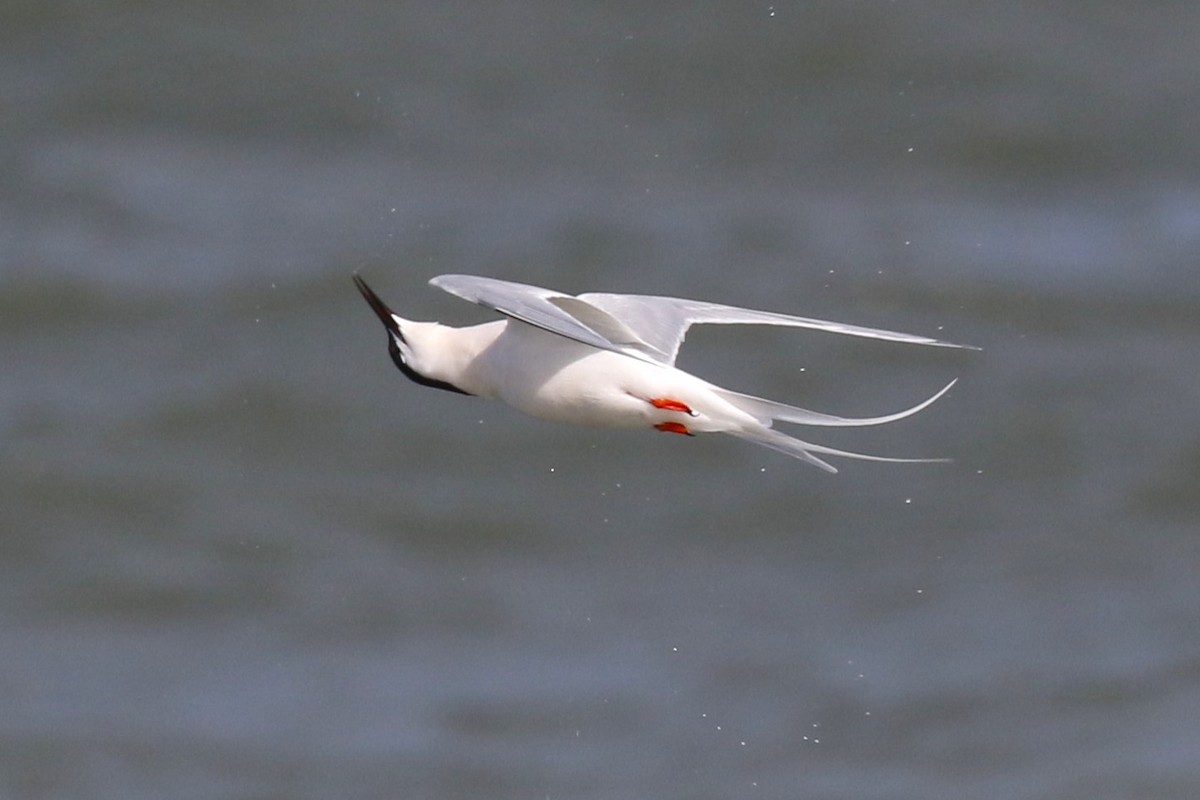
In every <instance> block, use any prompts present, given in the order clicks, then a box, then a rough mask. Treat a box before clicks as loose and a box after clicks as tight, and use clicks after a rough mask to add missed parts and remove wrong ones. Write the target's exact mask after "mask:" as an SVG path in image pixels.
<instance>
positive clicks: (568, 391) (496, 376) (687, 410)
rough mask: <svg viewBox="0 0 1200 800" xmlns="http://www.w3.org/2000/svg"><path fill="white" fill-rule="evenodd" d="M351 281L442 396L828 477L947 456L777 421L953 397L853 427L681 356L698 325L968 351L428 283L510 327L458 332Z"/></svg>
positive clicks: (706, 310) (744, 316)
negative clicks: (700, 437) (889, 452)
mask: <svg viewBox="0 0 1200 800" xmlns="http://www.w3.org/2000/svg"><path fill="white" fill-rule="evenodd" d="M354 283H355V285H357V286H358V290H359V291H360V292H361V293H362V296H363V297H364V298H365V299H366V301H367V303H368V304H369V305H370V306H371V309H372V310H373V311H374V312H375V314H376V316H378V317H379V319H380V321H381V322H382V323H383V327H384V328H386V329H387V337H388V352H389V353H390V354H391V357H392V361H394V362H395V364H396V366H397V367H399V368H400V371H401V372H402V373H404V375H405V376H407V377H408V378H410V379H411V380H413V381H415V382H416V383H419V384H421V385H422V386H429V387H432V388H435V389H444V390H447V391H450V392H457V393H460V394H465V395H474V396H477V397H488V398H495V399H498V400H502V401H503V402H505V403H507V404H508V405H510V406H512V407H513V408H515V409H517V410H519V411H522V412H524V413H526V414H528V415H529V416H532V417H536V418H539V419H544V420H552V421H558V422H568V423H575V424H580V425H593V426H606V427H614V428H644V429H648V430H658V431H664V432H666V433H675V434H684V435H688V436H693V435H695V434H701V433H726V434H729V435H731V436H736V437H738V438H739V439H745V440H747V441H750V442H754V443H756V444H760V445H764V446H766V447H769V448H771V449H773V450H777V451H779V452H781V453H786V454H787V455H789V456H793V457H795V458H799V459H803V460H804V461H807V462H808V463H810V464H813V465H815V466H817V467H820V468H821V469H823V470H826V471H828V472H837V469H836V468H835V467H834V466H833V465H832V464H830V463H829V462H827V461H825V460H824V459H823V458H821V456H838V457H842V458H854V459H862V460H867V461H886V462H893V463H914V462H926V463H927V462H935V461H945V460H947V459H928V458H891V457H885V456H875V455H867V454H864V453H853V452H849V451H846V450H838V449H835V448H832V447H826V446H825V445H820V444H813V443H811V442H806V441H802V440H800V439H797V438H794V437H792V436H788V435H787V434H785V433H782V432H780V431H778V430H776V429H775V428H773V427H772V425H773V423H775V422H790V423H796V424H799V425H813V426H827V427H854V426H864V425H882V424H884V423H887V422H894V421H896V420H899V419H904V418H905V417H909V416H912V415H913V414H916V413H917V412H918V411H921V410H922V409H924V408H925V407H927V406H928V405H930V404H931V403H933V402H934V401H935V400H937V399H938V398H939V397H941V396H942V395H944V394H945V393H946V392H948V391H949V390H950V387H951V386H953V385H954V384H955V382H956V380H957V379H955V381H951V382H950V383H948V384H947V385H946V386H945V387H943V388H942V389H941V390H940V391H938V392H937V393H936V394H934V395H933V396H932V397H930V398H929V399H927V400H925V401H923V402H921V403H918V404H917V405H915V406H913V407H911V408H907V409H905V410H903V411H898V412H896V413H894V414H887V415H885V416H881V417H865V418H858V419H852V418H846V417H837V416H833V415H831V414H822V413H820V412H816V411H809V410H807V409H803V408H798V407H796V406H791V405H786V404H784V403H777V402H775V401H773V400H765V399H763V398H761V397H754V396H752V395H748V394H741V393H739V392H734V391H730V390H729V389H725V388H722V387H720V386H717V385H715V384H712V383H709V382H708V381H705V380H703V379H701V378H698V377H696V376H695V375H692V374H691V373H688V372H684V371H683V370H681V369H678V368H677V367H676V366H675V357H676V354H677V353H678V352H679V347H680V345H681V344H682V343H683V339H684V335H685V334H686V333H687V330H688V328H689V327H690V326H692V325H695V324H718V325H738V324H741V325H783V326H788V327H794V328H809V329H813V330H819V331H828V332H831V333H841V334H847V335H850V336H862V337H866V338H870V339H882V340H885V341H890V342H905V343H908V344H920V345H932V346H935V347H957V348H966V349H978V348H972V347H970V346H969V345H957V344H953V343H951V342H944V341H940V340H938V339H930V338H927V337H924V336H914V335H912V334H907V333H896V332H894V331H886V330H879V329H876V328H864V327H860V326H857V325H848V324H844V323H841V322H828V321H825V320H819V319H809V318H806V317H794V316H790V315H787V314H776V313H772V312H769V311H754V310H752V309H747V308H737V307H735V306H727V305H720V304H717V303H706V302H702V301H698V300H685V299H682V298H678V297H654V296H649V295H636V294H603V293H588V294H581V295H570V294H564V293H563V292H557V291H554V290H552V289H543V288H540V287H537V286H529V285H526V284H522V283H513V282H510V281H503V280H497V279H495V278H483V277H478V276H474V275H439V276H438V277H436V278H433V279H432V280H431V281H430V282H429V283H430V284H431V285H432V286H435V287H437V288H439V289H442V290H444V291H446V292H449V293H450V294H453V295H456V296H458V297H461V298H462V299H464V300H469V301H471V302H473V303H478V304H479V305H481V306H484V307H486V308H489V309H491V310H493V311H496V312H499V313H500V314H501V315H502V316H503V317H504V318H503V319H499V320H494V321H492V322H485V323H483V324H481V325H472V326H470V327H465V328H455V327H450V326H447V325H442V324H440V323H437V322H416V321H413V320H408V319H405V318H403V317H401V316H399V315H398V314H396V313H395V312H394V311H392V309H391V308H389V307H388V306H387V305H386V304H385V303H384V302H383V301H382V300H381V299H380V298H379V296H378V295H377V294H375V292H374V291H372V290H371V288H370V287H369V286H367V284H366V282H365V281H364V280H363V279H362V278H361V277H359V276H358V275H357V274H356V275H354Z"/></svg>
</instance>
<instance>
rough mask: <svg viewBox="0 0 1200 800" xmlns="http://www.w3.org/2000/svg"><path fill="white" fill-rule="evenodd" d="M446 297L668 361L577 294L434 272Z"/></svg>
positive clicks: (638, 355) (607, 346) (434, 283)
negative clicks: (466, 301)
mask: <svg viewBox="0 0 1200 800" xmlns="http://www.w3.org/2000/svg"><path fill="white" fill-rule="evenodd" d="M429 283H430V285H431V286H436V287H437V288H439V289H442V290H443V291H446V292H449V293H450V294H452V295H455V296H457V297H461V298H462V299H464V300H470V301H471V302H472V303H478V304H479V305H481V306H484V307H485V308H490V309H492V310H493V311H498V312H500V313H501V314H503V315H505V316H506V317H511V318H513V319H516V320H520V321H521V322H524V323H527V324H529V325H533V326H534V327H537V328H541V329H542V330H545V331H549V332H550V333H556V334H558V335H559V336H565V337H567V338H568V339H574V340H575V341H577V342H582V343H583V344H586V345H591V346H592V347H597V348H599V349H601V350H611V351H613V352H615V353H623V354H625V355H628V356H633V357H635V358H640V359H642V360H646V361H655V362H658V363H669V360H668V358H667V355H666V354H665V353H663V352H661V351H659V350H658V349H657V348H656V347H655V346H654V345H653V344H651V343H650V342H648V341H646V340H645V339H644V338H643V337H642V336H640V335H639V334H638V333H637V332H636V331H635V330H634V329H633V328H631V327H630V326H628V325H626V324H625V323H624V322H622V321H621V320H620V319H618V318H617V317H616V316H615V315H613V314H611V313H609V312H607V311H605V310H603V309H601V308H599V307H598V306H596V305H593V304H591V303H588V302H586V301H584V300H582V299H580V298H578V297H574V296H572V295H569V294H563V293H562V292H556V291H554V290H552V289H543V288H541V287H540V286H529V285H528V284H524V283H513V282H512V281H502V280H498V279H496V278H481V277H478V276H475V275H439V276H437V277H436V278H434V279H433V280H431V281H430V282H429Z"/></svg>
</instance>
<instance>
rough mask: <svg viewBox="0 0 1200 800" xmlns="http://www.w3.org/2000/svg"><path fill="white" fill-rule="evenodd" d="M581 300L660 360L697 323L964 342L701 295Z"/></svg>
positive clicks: (930, 342) (941, 344) (670, 358)
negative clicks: (714, 300) (618, 323)
mask: <svg viewBox="0 0 1200 800" xmlns="http://www.w3.org/2000/svg"><path fill="white" fill-rule="evenodd" d="M578 299H579V300H581V301H586V302H587V303H589V304H591V305H592V306H595V307H597V308H600V309H602V310H603V311H606V312H608V313H609V314H611V315H612V316H614V317H617V318H619V319H620V320H621V321H622V322H624V323H625V324H626V325H627V326H629V327H630V328H632V329H633V330H634V331H635V332H636V333H637V335H638V336H639V337H641V339H642V340H643V341H645V342H646V343H647V344H648V345H650V347H652V348H653V349H654V350H656V351H658V352H660V353H662V354H664V355H665V357H666V358H665V360H664V363H667V364H673V363H675V356H676V355H677V354H678V352H679V346H680V345H681V344H682V343H683V337H684V335H685V334H686V333H687V329H688V328H689V327H691V326H692V325H695V324H698V323H700V324H702V323H712V324H718V325H785V326H789V327H793V328H811V329H813V330H819V331H829V332H830V333H844V334H848V335H850V336H863V337H866V338H868V339H883V340H886V341H889V342H905V343H908V344H927V345H934V346H936V347H962V348H967V349H971V350H975V349H978V348H975V347H971V346H970V345H961V344H953V343H951V342H943V341H941V340H939V339H930V338H928V337H926V336H914V335H913V334H910V333H897V332H896V331H885V330H880V329H878V328H864V327H861V326H859V325H848V324H846V323H844V322H829V321H827V320H822V319H810V318H808V317H793V316H790V315H788V314H776V313H773V312H770V311H755V310H753V309H749V308H737V307H736V306H725V305H720V304H719V303H705V302H703V301H700V300H684V299H682V298H678V297H653V296H650V295H640V294H597V293H593V294H581V295H579V298H578Z"/></svg>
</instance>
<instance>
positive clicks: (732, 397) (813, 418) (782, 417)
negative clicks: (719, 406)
mask: <svg viewBox="0 0 1200 800" xmlns="http://www.w3.org/2000/svg"><path fill="white" fill-rule="evenodd" d="M955 382H956V381H950V383H948V384H946V386H945V387H943V388H942V390H941V391H939V392H938V393H937V394H935V395H933V396H932V397H930V398H929V399H928V400H925V401H923V402H921V403H918V404H917V405H915V406H913V407H912V408H906V409H905V410H903V411H898V412H896V413H895V414H887V415H885V416H882V417H860V418H853V417H837V416H833V415H832V414H822V413H820V412H818V411H809V410H808V409H805V408H799V407H797V406H789V405H787V404H785V403H777V402H775V401H774V400H764V399H763V398H761V397H754V396H752V395H748V394H739V393H737V392H731V391H729V390H727V389H720V390H719V392H720V394H721V396H722V397H723V398H724V399H726V400H728V401H729V402H730V403H732V404H733V405H735V406H737V407H738V408H740V409H741V410H742V411H745V412H746V413H747V414H750V415H751V416H753V417H754V418H755V419H757V420H758V421H759V423H760V424H761V425H762V427H761V428H751V429H746V430H730V431H726V433H729V434H731V435H733V436H736V437H738V438H739V439H745V440H746V441H750V442H754V443H755V444H761V445H762V446H764V447H769V448H771V449H772V450H777V451H779V452H780V453H786V454H787V455H789V456H792V457H794V458H799V459H803V460H804V461H807V462H808V463H810V464H813V465H815V466H818V467H820V468H821V469H823V470H825V471H827V472H837V468H836V467H834V466H833V465H832V464H830V463H829V462H827V461H825V460H824V459H822V458H819V457H818V456H817V455H815V454H818V453H819V454H820V455H827V456H841V457H842V458H855V459H859V460H860V461H884V462H888V463H892V464H930V463H940V462H946V461H949V460H950V459H948V458H891V457H888V456H872V455H867V454H865V453H852V452H850V451H848V450H838V449H837V448H834V447H826V446H825V445H821V444H812V443H810V442H806V441H804V440H802V439H797V438H795V437H792V436H788V435H787V434H785V433H780V432H779V431H777V430H774V429H772V427H771V425H772V424H773V423H774V422H775V421H780V422H793V423H796V424H799V425H817V426H824V427H861V426H866V425H883V424H885V423H888V422H895V421H896V420H899V419H904V418H905V417H910V416H912V415H913V414H916V413H917V412H918V411H921V410H923V409H924V408H926V407H928V406H929V404H930V403H932V402H934V401H935V400H937V399H938V398H939V397H941V396H942V395H944V394H945V393H946V392H948V391H950V387H951V386H953V385H954V384H955Z"/></svg>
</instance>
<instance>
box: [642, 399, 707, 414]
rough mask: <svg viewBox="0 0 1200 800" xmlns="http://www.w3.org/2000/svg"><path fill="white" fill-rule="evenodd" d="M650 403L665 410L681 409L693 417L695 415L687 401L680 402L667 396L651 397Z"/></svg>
mask: <svg viewBox="0 0 1200 800" xmlns="http://www.w3.org/2000/svg"><path fill="white" fill-rule="evenodd" d="M650 405H652V406H654V407H655V408H661V409H663V410H665V411H681V412H683V413H684V414H691V415H692V416H693V417H694V416H696V412H695V411H692V408H691V406H689V405H688V404H687V403H681V402H679V401H678V400H672V399H671V398H669V397H651V398H650Z"/></svg>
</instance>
